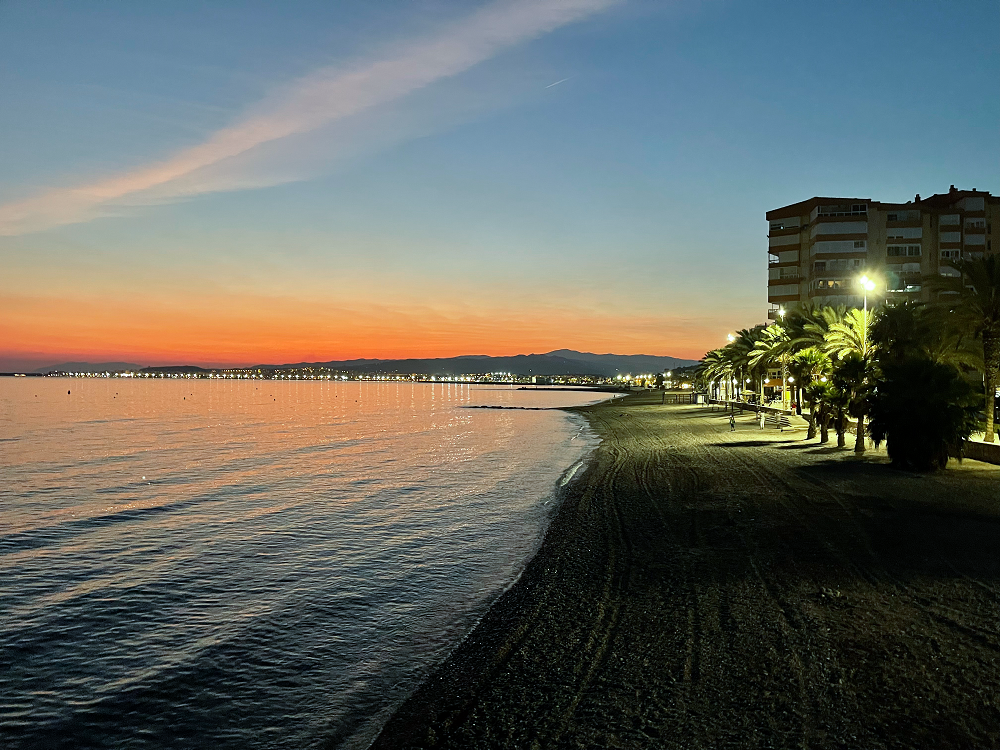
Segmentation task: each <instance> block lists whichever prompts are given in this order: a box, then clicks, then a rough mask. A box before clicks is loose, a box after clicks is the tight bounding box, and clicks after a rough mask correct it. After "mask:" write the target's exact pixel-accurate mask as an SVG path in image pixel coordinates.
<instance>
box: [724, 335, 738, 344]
mask: <svg viewBox="0 0 1000 750" xmlns="http://www.w3.org/2000/svg"><path fill="white" fill-rule="evenodd" d="M726 338H727V339H729V343H730V344H731V343H733V342H734V341H736V337H735V336H734V335H733V334H731V333H730V334H729V335H728V336H726Z"/></svg>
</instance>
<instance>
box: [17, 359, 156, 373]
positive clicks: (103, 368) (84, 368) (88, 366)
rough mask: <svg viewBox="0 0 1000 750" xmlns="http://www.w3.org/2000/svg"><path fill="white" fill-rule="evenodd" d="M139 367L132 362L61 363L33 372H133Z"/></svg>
mask: <svg viewBox="0 0 1000 750" xmlns="http://www.w3.org/2000/svg"><path fill="white" fill-rule="evenodd" d="M138 369H139V365H137V364H134V363H133V362H63V363H62V364H61V365H51V366H49V367H39V368H38V369H37V370H35V372H37V373H41V374H42V375H48V374H49V373H50V372H125V371H126V370H127V371H130V372H134V371H135V370H138Z"/></svg>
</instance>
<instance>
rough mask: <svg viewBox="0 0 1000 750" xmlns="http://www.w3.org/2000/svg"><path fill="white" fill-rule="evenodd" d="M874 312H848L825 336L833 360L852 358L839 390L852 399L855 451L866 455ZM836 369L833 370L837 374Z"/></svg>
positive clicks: (873, 343) (873, 348) (872, 361)
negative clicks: (855, 428)
mask: <svg viewBox="0 0 1000 750" xmlns="http://www.w3.org/2000/svg"><path fill="white" fill-rule="evenodd" d="M872 314H873V313H872V311H870V310H857V309H852V310H848V311H847V314H846V315H844V319H843V320H842V321H840V322H835V323H831V324H830V328H829V330H828V331H827V333H826V339H825V344H824V349H825V350H826V351H827V352H828V353H829V354H830V357H831V359H833V358H836V359H837V360H838V361H841V362H843V361H844V360H846V359H848V358H851V359H852V360H853V359H857V362H856V363H855V362H852V363H851V364H850V365H849V367H848V369H847V370H845V371H844V372H843V373H842V375H841V378H840V386H838V387H840V388H841V389H842V390H843V389H847V392H848V395H849V398H850V413H851V414H852V415H853V416H855V417H857V419H858V435H857V439H856V440H855V441H854V452H855V453H864V452H865V415H866V413H867V408H866V407H867V392H866V391H867V388H868V386H869V384H870V383H871V381H872V378H870V377H869V375H870V373H869V370H870V369H871V367H872V365H873V363H874V352H875V342H874V340H873V339H872V337H871V336H869V335H868V329H869V326H870V324H871V319H872ZM836 374H837V368H835V369H834V375H835V376H836Z"/></svg>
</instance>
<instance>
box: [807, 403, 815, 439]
mask: <svg viewBox="0 0 1000 750" xmlns="http://www.w3.org/2000/svg"><path fill="white" fill-rule="evenodd" d="M814 437H816V406H815V405H814V404H810V405H809V430H808V431H807V432H806V440H812V439H813V438H814Z"/></svg>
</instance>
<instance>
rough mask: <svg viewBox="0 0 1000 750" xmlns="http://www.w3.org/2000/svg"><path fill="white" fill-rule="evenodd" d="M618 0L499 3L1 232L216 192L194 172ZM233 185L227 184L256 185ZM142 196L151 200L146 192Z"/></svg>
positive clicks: (324, 75) (9, 208) (19, 210)
mask: <svg viewBox="0 0 1000 750" xmlns="http://www.w3.org/2000/svg"><path fill="white" fill-rule="evenodd" d="M617 2H620V0H502V1H501V2H495V3H493V4H491V5H489V6H487V7H485V8H483V9H481V10H479V11H478V12H476V13H474V14H472V15H471V16H468V17H466V18H464V19H462V20H461V21H458V22H456V23H453V24H451V25H450V26H448V27H447V28H445V29H444V30H443V31H441V32H440V33H438V34H436V35H434V36H431V37H429V38H423V39H420V40H418V41H415V42H411V43H408V44H406V45H403V48H402V49H400V50H397V51H396V53H395V54H392V55H387V56H385V57H383V58H381V59H378V60H375V61H368V62H365V63H360V64H358V65H356V66H354V67H349V68H343V67H336V68H322V69H320V70H317V71H314V72H313V73H311V74H309V75H307V76H305V77H303V78H300V79H299V80H297V81H295V82H293V83H292V84H290V85H289V86H288V87H286V88H285V89H283V90H281V91H279V92H276V93H275V94H273V95H272V96H270V97H268V98H267V99H265V100H264V101H262V102H260V103H259V104H258V105H257V106H256V107H254V108H253V111H251V112H250V113H248V114H247V115H246V116H244V117H243V118H241V119H239V120H238V121H237V122H235V123H233V124H232V125H230V126H229V127H226V128H223V129H221V130H219V131H217V132H216V133H215V134H213V135H212V136H211V137H210V138H208V139H207V140H206V141H204V142H203V143H200V144H198V145H196V146H192V147H190V148H186V149H184V150H182V151H179V152H178V153H175V154H174V155H172V156H170V157H169V158H167V159H165V160H163V161H159V162H156V163H153V164H149V165H146V166H143V167H140V168H137V169H134V170H131V171H128V172H124V173H121V174H118V175H115V176H112V177H107V178H103V179H100V180H96V181H94V182H91V183H88V184H83V185H79V186H77V187H73V188H61V189H56V190H51V191H48V192H44V193H42V194H40V195H37V196H35V197H32V198H29V199H26V200H22V201H18V202H15V203H8V204H6V205H2V206H0V235H8V236H9V235H18V234H25V233H27V232H32V231H39V230H41V229H46V228H49V227H53V226H59V225H62V224H71V223H76V222H81V221H88V220H90V219H92V218H94V217H96V216H100V215H104V214H105V213H108V212H109V209H110V207H112V206H115V205H120V204H122V203H130V202H136V203H142V202H148V201H150V200H154V201H156V202H161V201H169V200H172V199H176V198H179V197H191V196H193V195H197V194H199V193H202V192H209V191H211V190H217V189H219V185H218V184H216V183H213V182H212V181H208V182H205V183H201V184H200V186H199V182H198V181H194V182H192V180H191V179H190V178H191V176H192V175H194V174H196V173H198V172H199V171H200V170H205V169H207V168H210V167H212V166H214V165H217V164H219V163H220V162H223V161H225V160H227V159H232V158H234V157H237V156H241V155H243V154H246V153H247V152H250V151H251V150H254V149H258V148H260V147H262V146H265V145H267V144H271V143H274V142H276V141H280V140H282V139H285V138H288V137H290V136H295V135H299V134H303V133H308V132H310V131H314V130H317V129H318V128H321V127H323V126H326V125H329V124H331V123H334V122H336V121H338V120H342V119H345V118H348V117H351V116H354V115H357V114H360V113H362V112H364V111H366V110H369V109H371V108H373V107H376V106H378V105H382V104H386V103H388V102H392V101H394V100H396V99H399V98H400V97H403V96H405V95H407V94H409V93H411V92H413V91H416V90H418V89H421V88H423V87H425V86H428V85H430V84H432V83H434V82H435V81H438V80H441V79H443V78H447V77H450V76H454V75H457V74H459V73H461V72H463V71H465V70H468V69H469V68H471V67H473V66H474V65H476V64H478V63H480V62H483V61H484V60H487V59H489V58H491V57H493V56H495V55H496V54H498V53H499V52H501V51H502V50H504V49H506V48H508V47H511V46H513V45H516V44H519V43H521V42H525V41H528V40H530V39H533V38H536V37H538V36H541V35H542V34H545V33H548V32H550V31H553V30H555V29H557V28H559V27H561V26H564V25H566V24H568V23H572V22H574V21H577V20H580V19H583V18H585V17H587V16H589V15H591V14H593V13H596V12H599V11H602V10H604V9H606V8H608V7H610V6H611V5H614V4H616V3H617ZM259 185H260V180H259V178H258V179H256V180H252V181H250V182H249V184H246V185H240V184H238V183H232V182H230V183H227V185H226V189H230V190H232V189H239V188H240V187H257V186H259ZM144 196H145V197H144Z"/></svg>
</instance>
